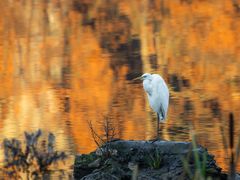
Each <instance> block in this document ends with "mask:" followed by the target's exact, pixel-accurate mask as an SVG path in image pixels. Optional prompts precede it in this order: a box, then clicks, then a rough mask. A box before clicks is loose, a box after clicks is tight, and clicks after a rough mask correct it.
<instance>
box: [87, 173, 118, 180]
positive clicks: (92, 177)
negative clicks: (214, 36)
mask: <svg viewBox="0 0 240 180" xmlns="http://www.w3.org/2000/svg"><path fill="white" fill-rule="evenodd" d="M103 179H104V180H119V178H117V177H116V176H113V175H111V174H109V173H103V172H96V173H92V174H89V175H87V176H84V177H83V178H82V180H103Z"/></svg>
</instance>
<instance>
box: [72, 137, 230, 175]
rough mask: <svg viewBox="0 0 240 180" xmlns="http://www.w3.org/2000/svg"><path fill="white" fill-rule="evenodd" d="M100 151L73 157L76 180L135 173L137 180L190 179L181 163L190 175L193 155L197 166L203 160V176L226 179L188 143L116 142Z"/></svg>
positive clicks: (202, 151)
mask: <svg viewBox="0 0 240 180" xmlns="http://www.w3.org/2000/svg"><path fill="white" fill-rule="evenodd" d="M101 148H102V149H101V152H105V154H104V153H100V154H99V149H98V150H96V151H94V152H92V153H90V154H86V155H79V156H76V159H75V165H74V177H75V179H91V178H92V179H108V178H112V179H131V176H132V174H133V173H134V172H137V176H138V179H179V178H181V179H189V175H188V174H187V173H186V169H185V168H184V166H183V161H186V162H187V163H188V167H187V168H188V170H189V172H191V173H194V172H195V171H196V165H195V160H194V156H195V155H196V154H197V155H198V156H199V161H200V163H203V161H204V159H205V161H204V162H205V167H206V171H205V172H206V176H211V177H213V178H215V179H225V178H226V176H225V175H223V174H221V168H220V167H218V166H217V165H216V161H215V160H214V156H212V155H210V154H209V153H208V152H207V149H205V148H203V147H202V146H197V148H196V149H194V151H193V148H192V144H191V143H190V142H174V141H155V142H153V141H125V140H118V141H114V142H111V143H108V144H106V145H104V146H102V147H101ZM107 151H108V152H107ZM106 152H107V153H106ZM204 155H205V156H206V157H205V158H203V156H204ZM134 168H135V169H134ZM136 168H137V170H136ZM133 171H134V172H133Z"/></svg>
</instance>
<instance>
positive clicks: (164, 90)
mask: <svg viewBox="0 0 240 180" xmlns="http://www.w3.org/2000/svg"><path fill="white" fill-rule="evenodd" d="M153 76H154V78H153V80H152V86H153V93H154V94H153V96H155V97H156V98H155V99H156V102H155V104H157V105H156V107H157V112H158V113H159V114H164V116H163V117H162V120H165V119H166V117H167V110H168V104H169V90H168V87H167V85H166V83H165V81H164V80H163V78H162V77H161V76H159V75H157V74H156V75H155V74H154V75H153Z"/></svg>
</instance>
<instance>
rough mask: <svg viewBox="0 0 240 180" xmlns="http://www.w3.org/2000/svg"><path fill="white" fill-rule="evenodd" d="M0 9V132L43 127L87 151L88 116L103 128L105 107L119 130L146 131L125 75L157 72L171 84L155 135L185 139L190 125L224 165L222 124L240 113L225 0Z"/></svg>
mask: <svg viewBox="0 0 240 180" xmlns="http://www.w3.org/2000/svg"><path fill="white" fill-rule="evenodd" d="M106 2H108V3H106ZM0 10H1V12H2V16H1V17H0V39H1V41H0V72H1V74H0V79H1V86H0V118H1V121H0V128H1V131H0V132H1V136H0V140H2V139H3V138H6V137H8V138H10V137H22V135H23V131H30V130H35V129H38V128H41V129H43V130H45V131H52V132H54V133H55V134H56V136H57V148H58V149H60V150H65V151H68V152H71V153H76V152H78V153H86V152H89V151H92V150H94V148H95V147H96V145H95V143H94V141H93V140H92V137H91V133H90V131H89V128H88V123H87V121H88V120H91V121H92V122H93V124H94V126H95V127H96V129H97V131H98V132H99V133H100V132H101V122H102V121H103V117H104V116H106V115H107V116H109V117H111V118H112V120H113V121H114V124H115V126H116V128H117V132H118V134H119V137H120V138H123V139H151V138H152V137H153V136H154V134H155V129H156V117H155V115H154V114H153V113H152V111H151V110H150V108H149V106H148V103H147V101H146V97H145V96H144V92H143V90H142V86H141V84H138V83H133V82H132V81H131V78H132V77H133V76H135V75H137V74H140V73H142V72H154V73H159V74H162V76H163V77H164V78H165V79H166V81H167V83H168V84H169V87H170V88H171V99H170V107H169V113H168V114H169V115H168V121H167V123H165V124H163V125H162V131H161V136H162V137H163V138H164V139H167V140H177V141H188V140H189V139H190V137H189V134H190V129H191V128H193V129H194V131H195V132H196V134H197V140H198V142H199V143H200V144H202V145H204V146H206V147H208V149H209V151H210V152H211V153H213V154H215V155H216V159H217V162H218V163H219V165H220V166H221V167H223V168H224V170H227V169H228V162H227V158H228V157H227V156H226V153H225V152H224V146H223V137H222V132H221V131H220V129H221V128H220V127H221V126H222V127H224V128H223V129H224V136H225V137H226V138H227V137H228V133H227V132H228V131H227V130H228V128H227V119H228V118H227V117H228V113H229V112H230V111H233V112H234V113H235V115H236V116H239V115H240V105H239V100H240V93H239V92H240V91H239V90H240V85H239V82H240V76H239V70H240V63H239V61H240V48H239V47H240V41H239V39H240V38H239V31H240V21H239V12H237V11H236V9H235V6H233V4H232V2H231V1H226V0H221V1H219V2H218V3H214V2H213V1H210V0H209V1H188V0H185V1H183V0H179V1H177V0H176V1H167V0H153V1H150V0H142V1H138V0H131V1H130V2H129V1H127V0H123V1H120V0H119V1H111V2H109V1H105V0H96V1H90V0H82V1H80V0H72V1H68V0H61V1H60V0H53V1H49V2H47V1H30V0H29V1H28V0H20V1H9V2H3V1H2V2H0ZM239 126H240V125H239V122H236V126H235V137H236V138H235V141H237V140H238V134H239V131H240V127H239ZM1 159H2V154H1ZM238 170H240V165H239V166H238Z"/></svg>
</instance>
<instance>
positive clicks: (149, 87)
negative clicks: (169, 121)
mask: <svg viewBox="0 0 240 180" xmlns="http://www.w3.org/2000/svg"><path fill="white" fill-rule="evenodd" d="M141 79H142V80H143V88H144V90H145V91H146V93H147V96H148V100H149V104H150V106H151V108H152V109H153V110H154V111H155V112H156V113H157V116H158V131H159V121H164V120H166V117H167V110H168V103H169V90H168V87H167V85H166V83H165V81H164V79H163V78H162V77H161V76H160V75H158V74H149V73H145V74H143V75H142V76H141Z"/></svg>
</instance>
